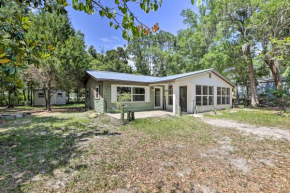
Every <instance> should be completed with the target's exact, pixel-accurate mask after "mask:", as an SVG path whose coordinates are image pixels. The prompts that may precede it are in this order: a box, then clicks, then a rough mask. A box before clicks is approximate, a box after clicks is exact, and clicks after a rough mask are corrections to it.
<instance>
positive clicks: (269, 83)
mask: <svg viewBox="0 0 290 193" xmlns="http://www.w3.org/2000/svg"><path fill="white" fill-rule="evenodd" d="M281 81H282V84H283V87H284V88H285V86H286V76H281ZM257 83H258V84H257V93H258V95H266V96H267V97H269V98H273V97H274V96H273V95H272V94H271V90H276V84H275V81H274V78H273V77H265V78H259V79H257ZM236 88H237V92H236V98H239V99H248V98H249V96H250V94H251V93H250V88H247V87H245V86H237V87H236ZM288 92H289V93H290V88H288Z"/></svg>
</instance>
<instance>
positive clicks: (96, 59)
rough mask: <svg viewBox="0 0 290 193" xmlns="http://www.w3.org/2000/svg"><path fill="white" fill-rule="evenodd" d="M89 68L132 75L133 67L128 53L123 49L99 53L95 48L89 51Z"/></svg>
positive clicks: (91, 47)
mask: <svg viewBox="0 0 290 193" xmlns="http://www.w3.org/2000/svg"><path fill="white" fill-rule="evenodd" d="M88 55H89V59H88V60H89V63H90V64H89V68H90V69H93V70H101V71H111V72H123V73H132V72H133V70H132V66H130V65H129V64H128V59H129V56H128V53H127V51H126V50H124V49H123V48H122V47H118V48H117V49H114V50H108V51H107V52H106V53H97V51H96V50H95V48H94V47H93V46H90V48H89V50H88Z"/></svg>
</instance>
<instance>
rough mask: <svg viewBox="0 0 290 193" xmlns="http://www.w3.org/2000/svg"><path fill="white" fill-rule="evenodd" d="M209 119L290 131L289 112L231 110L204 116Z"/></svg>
mask: <svg viewBox="0 0 290 193" xmlns="http://www.w3.org/2000/svg"><path fill="white" fill-rule="evenodd" d="M206 116H209V117H211V118H217V119H221V118H222V119H229V120H235V121H237V122H240V123H249V124H253V125H258V126H267V127H278V128H281V129H289V130H290V112H283V111H273V110H256V109H250V110H247V109H246V110H243V109H241V110H237V111H236V110H231V111H227V110H225V111H220V112H219V113H218V114H217V115H213V114H212V113H208V114H206Z"/></svg>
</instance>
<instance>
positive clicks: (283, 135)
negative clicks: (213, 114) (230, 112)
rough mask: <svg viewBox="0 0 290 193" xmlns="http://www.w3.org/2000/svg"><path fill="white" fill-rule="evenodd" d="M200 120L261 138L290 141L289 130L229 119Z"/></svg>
mask: <svg viewBox="0 0 290 193" xmlns="http://www.w3.org/2000/svg"><path fill="white" fill-rule="evenodd" d="M202 120H203V121H204V122H205V123H207V124H210V125H213V126H217V127H223V128H234V129H237V130H240V131H243V132H246V133H251V134H255V135H257V136H259V137H261V138H272V139H286V140H289V141H290V131H288V130H283V129H277V128H270V127H260V126H255V125H250V124H245V123H237V122H235V121H231V120H223V119H210V118H202Z"/></svg>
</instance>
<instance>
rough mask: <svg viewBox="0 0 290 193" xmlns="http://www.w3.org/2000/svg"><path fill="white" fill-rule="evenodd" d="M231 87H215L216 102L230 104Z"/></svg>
mask: <svg viewBox="0 0 290 193" xmlns="http://www.w3.org/2000/svg"><path fill="white" fill-rule="evenodd" d="M230 100H231V89H230V88H224V87H217V104H218V105H225V104H231V101H230Z"/></svg>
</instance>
